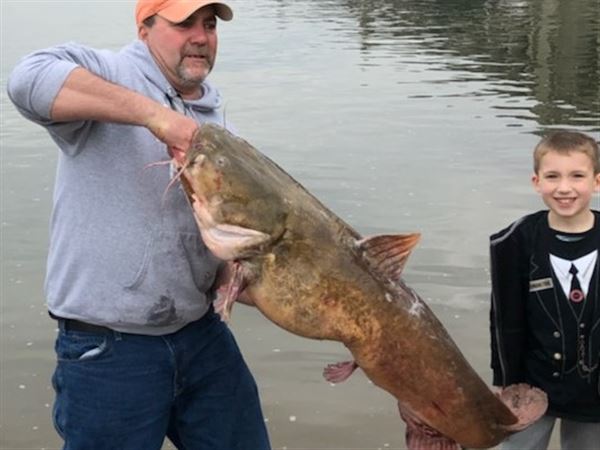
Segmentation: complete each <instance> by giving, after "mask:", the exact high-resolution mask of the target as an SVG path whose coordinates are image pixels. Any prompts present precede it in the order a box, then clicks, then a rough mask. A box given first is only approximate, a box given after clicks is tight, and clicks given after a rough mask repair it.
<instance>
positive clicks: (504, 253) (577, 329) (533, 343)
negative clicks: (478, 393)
mask: <svg viewBox="0 0 600 450" xmlns="http://www.w3.org/2000/svg"><path fill="white" fill-rule="evenodd" d="M593 213H594V216H595V225H594V228H593V230H592V231H591V232H588V233H586V234H585V240H582V242H583V244H584V245H585V248H586V250H585V251H586V253H589V252H591V251H593V250H594V249H596V250H600V212H598V211H593ZM547 217H548V212H547V211H539V212H536V213H533V214H530V215H528V216H525V217H523V218H521V219H519V220H517V221H516V222H514V223H513V224H511V225H510V226H509V227H507V228H505V229H504V230H502V231H500V232H498V233H496V234H494V235H492V236H491V238H490V265H491V276H492V306H491V313H490V332H491V367H492V370H493V384H494V385H495V386H508V385H511V384H514V383H521V382H524V383H528V384H531V385H534V386H537V387H539V388H541V389H543V390H544V391H545V392H546V393H547V394H548V399H549V408H548V412H547V413H548V414H549V415H553V416H557V417H563V418H566V419H570V420H576V421H581V422H600V383H599V377H598V373H599V372H600V367H599V360H600V295H599V289H600V287H599V284H600V283H599V278H600V275H599V274H600V255H599V256H598V257H597V258H596V262H595V267H594V269H593V270H594V272H593V275H592V279H591V281H590V285H589V291H588V295H587V299H586V301H585V304H584V305H585V306H584V307H583V313H582V314H581V316H579V317H578V316H577V315H576V314H574V313H573V312H572V310H573V308H572V306H573V305H569V300H567V298H566V296H565V294H564V292H563V290H562V288H561V287H560V282H559V281H558V279H557V278H556V276H555V274H554V272H553V270H552V266H551V263H550V258H549V242H550V239H555V237H554V235H555V234H556V232H553V231H552V230H550V228H549V226H548V219H547ZM582 333H584V334H585V340H581V339H579V338H580V336H581V335H582ZM582 342H583V343H584V344H585V345H584V347H583V348H584V350H585V351H582V350H581V345H582ZM581 361H583V363H584V364H581Z"/></svg>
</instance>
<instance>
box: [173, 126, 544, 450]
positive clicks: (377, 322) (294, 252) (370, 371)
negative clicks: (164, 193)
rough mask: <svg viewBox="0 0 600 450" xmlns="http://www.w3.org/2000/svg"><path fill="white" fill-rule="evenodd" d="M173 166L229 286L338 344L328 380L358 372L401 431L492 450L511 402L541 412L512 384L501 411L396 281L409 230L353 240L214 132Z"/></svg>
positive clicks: (312, 201)
mask: <svg viewBox="0 0 600 450" xmlns="http://www.w3.org/2000/svg"><path fill="white" fill-rule="evenodd" d="M176 164H177V165H178V166H179V167H180V169H181V173H182V176H181V179H182V183H183V185H184V188H185V189H186V192H187V193H188V196H189V197H190V200H191V203H192V206H193V210H194V215H195V217H196V221H197V222H198V226H199V228H200V231H201V233H202V238H203V239H204V242H205V243H206V245H207V246H208V247H209V248H210V250H211V251H212V252H213V253H214V254H215V255H216V256H218V257H220V258H222V259H224V260H229V261H234V262H235V267H236V270H235V273H234V276H233V280H232V281H231V284H230V286H231V287H232V290H230V291H232V292H238V291H240V290H242V289H245V290H244V294H245V295H246V296H247V297H249V298H250V299H251V301H252V302H253V303H254V304H255V305H256V306H257V307H258V308H259V309H260V311H261V312H262V313H263V314H264V315H265V316H266V317H267V318H269V319H270V320H271V321H273V322H275V323H276V324H277V325H279V326H281V327H283V328H284V329H286V330H288V331H290V332H292V333H295V334H297V335H300V336H305V337H308V338H314V339H329V340H334V341H339V342H342V343H343V344H344V345H345V346H346V347H347V348H348V349H349V350H350V352H351V353H352V355H353V358H354V362H352V363H344V364H341V365H340V366H333V367H331V368H330V369H329V371H330V372H332V373H333V375H332V374H331V373H330V376H331V377H332V378H335V377H336V376H337V377H338V378H339V379H342V378H344V377H345V376H346V375H347V374H348V373H349V372H350V371H351V369H352V368H353V367H354V366H358V367H360V368H361V369H362V370H363V371H364V372H365V374H366V375H367V376H368V377H369V378H370V379H371V380H372V381H373V383H375V384H376V385H377V386H379V387H381V388H383V389H385V390H386V391H388V392H390V393H391V394H392V395H393V396H394V397H395V398H396V399H397V400H398V403H399V407H400V410H401V413H402V416H403V417H404V419H405V420H406V421H407V423H408V424H409V428H410V429H412V430H413V431H414V430H415V429H416V428H419V425H418V424H425V425H427V426H429V427H431V428H433V429H434V430H436V431H437V432H438V433H440V434H441V435H443V436H444V437H446V438H449V439H448V440H449V441H450V442H452V441H455V442H457V443H459V444H460V445H462V446H465V447H473V448H487V447H491V446H494V445H496V444H498V443H499V442H500V441H501V440H502V439H503V438H505V437H506V436H507V435H508V434H510V433H511V432H512V431H514V430H515V429H517V428H519V427H521V426H522V425H524V424H523V422H524V421H525V420H528V419H523V418H522V420H519V418H518V417H517V416H516V415H515V414H514V413H513V412H512V411H511V409H513V410H515V411H516V410H518V409H519V408H518V407H522V408H523V409H525V410H526V411H525V412H524V416H526V415H527V414H529V416H528V417H529V418H530V419H532V420H533V419H535V418H537V417H538V416H539V415H541V414H542V413H543V412H544V410H545V403H544V402H545V398H544V394H543V393H541V392H540V391H538V390H535V389H530V388H529V387H523V386H520V387H519V389H518V390H516V391H514V392H512V393H510V394H509V397H510V401H509V403H511V404H510V405H509V406H510V407H511V408H509V407H507V406H506V405H505V403H504V402H503V401H501V400H500V399H499V397H498V396H497V395H495V394H494V393H493V392H492V391H491V390H490V389H489V388H488V387H487V386H486V384H485V383H484V382H483V381H482V379H481V378H480V377H479V376H478V374H477V373H476V372H475V371H474V370H473V368H472V367H471V366H470V364H469V363H468V362H467V360H466V359H465V357H464V356H463V355H462V353H461V352H460V350H459V349H458V348H457V346H456V345H455V343H454V342H453V340H452V339H451V337H450V336H449V334H448V333H447V331H446V330H445V329H444V327H443V325H442V324H441V323H440V321H439V320H438V319H437V318H436V317H435V315H434V314H433V312H432V311H431V310H430V309H429V307H428V306H427V305H426V304H425V302H424V301H423V300H422V299H421V298H420V297H419V295H418V294H417V293H416V292H415V291H413V290H412V289H411V288H410V287H409V286H407V285H406V284H405V283H404V281H403V280H402V278H401V272H402V268H403V266H404V264H405V262H406V259H407V257H408V255H409V253H410V251H411V249H412V248H413V247H414V246H415V245H416V243H417V241H418V237H419V236H418V235H417V234H408V235H385V236H376V237H371V238H363V237H362V236H361V235H360V234H359V233H358V232H356V231H355V230H354V229H352V227H350V226H349V225H348V224H346V223H345V222H344V221H342V220H341V219H340V218H339V217H337V216H336V215H335V214H334V213H332V212H331V211H330V210H329V209H327V208H326V207H325V206H324V205H323V204H322V203H321V202H320V201H318V200H317V199H316V198H315V197H314V196H313V195H311V194H310V193H309V192H308V191H307V190H306V189H304V188H303V187H302V186H301V185H300V184H299V183H298V182H296V181H295V180H294V179H293V178H292V177H290V176H289V175H288V174H287V173H286V172H285V171H283V170H282V169H281V168H280V167H279V166H277V165H276V164H275V163H274V162H272V161H271V160H270V159H268V158H267V157H265V156H264V155H263V154H261V153H260V152H258V151H257V150H256V149H254V148H253V147H252V146H251V145H250V144H248V143H247V142H246V141H244V140H242V139H240V138H237V137H235V136H234V135H232V134H230V133H229V132H227V131H226V130H224V129H222V128H220V127H217V126H214V125H202V126H201V128H200V129H199V132H198V133H197V134H196V136H195V139H194V142H193V145H192V148H191V149H190V150H189V151H188V153H187V155H186V157H185V160H180V161H176ZM235 295H236V294H231V293H230V294H229V296H228V297H229V298H231V297H235ZM227 310H228V307H226V308H225V312H227ZM336 368H337V369H339V370H340V371H341V372H344V371H345V372H346V374H343V375H340V374H339V373H338V374H337V375H335V371H336ZM507 392H508V391H507ZM532 408H533V409H534V410H532ZM532 416H533V417H532ZM415 424H417V425H415ZM415 427H416V428H415ZM429 431H432V430H429ZM416 434H418V433H416ZM433 434H435V433H429V434H428V433H424V434H423V435H424V436H427V435H433ZM419 439H420V438H419ZM419 439H416V441H419ZM416 441H415V439H412V442H411V437H410V436H408V443H409V447H412V448H425V447H427V444H418V443H415V442H416ZM425 441H427V439H425ZM438 448H439V446H438ZM446 448H448V447H446Z"/></svg>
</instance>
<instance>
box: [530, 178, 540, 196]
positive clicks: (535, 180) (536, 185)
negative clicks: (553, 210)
mask: <svg viewBox="0 0 600 450" xmlns="http://www.w3.org/2000/svg"><path fill="white" fill-rule="evenodd" d="M531 184H532V185H533V188H534V189H535V190H536V191H537V192H540V177H538V174H537V173H534V174H533V175H531Z"/></svg>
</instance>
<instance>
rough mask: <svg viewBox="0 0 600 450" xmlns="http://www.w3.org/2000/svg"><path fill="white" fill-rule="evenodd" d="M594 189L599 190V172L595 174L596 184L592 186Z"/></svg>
mask: <svg viewBox="0 0 600 450" xmlns="http://www.w3.org/2000/svg"><path fill="white" fill-rule="evenodd" d="M594 191H596V192H600V173H597V174H596V186H594Z"/></svg>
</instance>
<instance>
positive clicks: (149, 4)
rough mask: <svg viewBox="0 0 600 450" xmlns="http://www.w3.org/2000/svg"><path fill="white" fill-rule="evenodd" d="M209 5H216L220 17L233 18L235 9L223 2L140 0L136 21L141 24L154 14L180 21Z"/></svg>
mask: <svg viewBox="0 0 600 450" xmlns="http://www.w3.org/2000/svg"><path fill="white" fill-rule="evenodd" d="M207 5H214V7H215V14H216V15H217V17H219V18H220V19H222V20H231V19H233V11H232V10H231V8H230V7H229V6H227V5H226V4H225V3H223V2H214V1H211V0H138V2H137V5H136V7H135V23H136V24H137V25H139V24H141V23H142V22H143V21H144V20H146V19H147V18H148V17H151V16H153V15H154V14H158V15H159V16H161V17H163V18H165V19H167V20H168V21H169V22H173V23H179V22H183V21H184V20H185V19H187V18H188V17H189V16H191V15H192V14H193V13H194V12H195V11H197V10H199V9H200V8H202V7H203V6H207Z"/></svg>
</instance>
